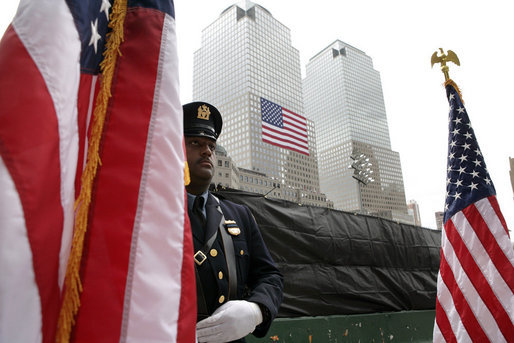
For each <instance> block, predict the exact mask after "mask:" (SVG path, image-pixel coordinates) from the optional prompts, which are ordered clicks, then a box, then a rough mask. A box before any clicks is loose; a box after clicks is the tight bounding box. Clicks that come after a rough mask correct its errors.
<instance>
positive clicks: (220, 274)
mask: <svg viewBox="0 0 514 343" xmlns="http://www.w3.org/2000/svg"><path fill="white" fill-rule="evenodd" d="M218 279H220V280H221V279H223V272H219V273H218Z"/></svg>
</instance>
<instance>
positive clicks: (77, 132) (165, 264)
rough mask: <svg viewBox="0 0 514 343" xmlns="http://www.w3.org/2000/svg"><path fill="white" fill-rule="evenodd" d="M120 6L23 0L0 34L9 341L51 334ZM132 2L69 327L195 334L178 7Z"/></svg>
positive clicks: (0, 174)
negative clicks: (113, 19) (103, 64)
mask: <svg viewBox="0 0 514 343" xmlns="http://www.w3.org/2000/svg"><path fill="white" fill-rule="evenodd" d="M116 1H118V0H116ZM125 3H126V2H125ZM112 7H113V3H112V2H110V1H107V0H82V1H64V0H38V1H35V0H21V2H20V5H19V8H18V12H17V14H16V16H15V18H14V19H13V22H12V25H11V26H10V27H9V28H8V29H7V31H6V32H5V34H4V36H3V38H2V40H1V41H0V75H1V77H0V156H1V159H0V189H2V192H1V193H0V275H1V277H0V341H1V342H4V341H5V342H55V338H56V326H57V320H58V316H59V311H60V307H61V297H62V291H63V282H64V281H63V280H64V275H65V272H66V266H67V263H68V254H69V251H70V246H71V244H72V243H71V238H72V235H73V225H74V216H75V213H74V209H73V205H74V201H75V198H76V197H77V195H78V192H79V190H80V188H81V186H82V185H81V183H80V176H81V174H82V170H83V166H84V164H85V156H87V146H88V138H89V136H88V132H89V127H90V122H91V120H92V119H91V118H92V116H93V113H94V108H95V105H96V98H97V95H98V92H99V91H98V88H99V85H100V84H101V80H102V76H99V70H100V68H99V63H100V61H101V60H102V53H103V50H104V44H105V42H106V40H107V38H106V35H105V34H106V33H107V31H108V28H107V23H108V20H109V14H110V12H111V11H112ZM125 13H126V15H125V18H124V25H123V39H124V40H123V42H122V43H121V45H120V53H121V55H120V56H119V57H118V59H117V62H116V64H115V66H114V68H115V70H114V75H115V77H114V79H113V83H112V86H111V88H110V91H111V93H112V97H111V98H110V99H109V103H108V109H107V113H106V120H105V124H104V126H103V132H102V140H101V146H100V151H99V155H100V158H101V162H102V164H101V166H100V167H99V169H98V171H97V173H96V178H95V182H94V187H93V190H92V191H93V192H92V202H91V207H90V210H89V224H88V227H87V234H86V237H85V244H84V254H83V255H82V261H81V269H80V278H81V281H82V285H83V292H82V294H81V296H80V308H79V311H78V315H77V317H76V318H75V319H76V324H75V326H74V328H73V333H72V339H73V341H75V342H113V341H120V342H125V341H166V342H192V341H194V337H195V321H196V300H195V289H194V270H193V264H192V242H191V236H190V227H189V221H188V219H187V215H186V212H185V210H184V209H185V193H184V161H185V157H184V151H183V139H182V137H183V133H182V107H181V104H180V102H179V98H178V96H179V90H178V65H177V51H176V49H177V47H176V36H175V19H174V6H173V2H172V0H168V1H157V0H154V1H145V0H142V1H137V2H129V4H128V8H127V9H126V12H125ZM91 125H92V124H91ZM183 285H185V286H184V287H183Z"/></svg>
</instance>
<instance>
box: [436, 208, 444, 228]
mask: <svg viewBox="0 0 514 343" xmlns="http://www.w3.org/2000/svg"><path fill="white" fill-rule="evenodd" d="M434 216H435V226H436V228H437V230H442V229H443V220H444V212H443V211H438V212H435V213H434Z"/></svg>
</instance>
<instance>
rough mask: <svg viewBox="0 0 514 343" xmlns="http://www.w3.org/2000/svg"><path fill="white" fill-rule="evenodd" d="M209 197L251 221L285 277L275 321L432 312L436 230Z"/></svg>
mask: <svg viewBox="0 0 514 343" xmlns="http://www.w3.org/2000/svg"><path fill="white" fill-rule="evenodd" d="M215 194H217V195H218V196H220V197H222V198H225V199H227V200H231V201H233V202H235V203H240V204H244V205H246V206H248V207H249V208H250V210H251V211H252V213H253V215H254V216H255V219H256V221H257V223H258V224H259V227H260V229H261V232H262V235H263V237H264V240H265V241H266V244H267V245H268V248H269V250H270V251H271V255H272V256H273V259H274V260H275V262H276V263H277V264H278V267H279V269H280V271H281V272H282V274H283V275H284V301H283V303H282V306H281V308H280V311H279V317H298V316H327V315H336V314H359V313H372V312H383V311H403V310H423V309H434V308H435V297H436V281H437V272H438V269H439V261H440V246H441V232H440V231H435V230H430V229H425V228H420V227H417V226H413V225H406V224H399V223H396V222H393V221H390V220H387V219H382V218H377V217H371V216H365V215H356V214H352V213H348V212H342V211H337V210H331V209H328V208H320V207H313V206H300V205H298V204H295V203H292V202H288V201H283V200H276V199H266V198H264V197H263V196H262V195H258V194H254V193H246V192H242V191H235V190H221V191H218V192H215Z"/></svg>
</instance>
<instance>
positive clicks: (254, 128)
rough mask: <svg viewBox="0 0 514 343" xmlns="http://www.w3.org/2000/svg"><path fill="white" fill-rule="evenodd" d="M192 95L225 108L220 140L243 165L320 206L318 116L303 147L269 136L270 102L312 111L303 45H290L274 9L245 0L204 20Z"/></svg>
mask: <svg viewBox="0 0 514 343" xmlns="http://www.w3.org/2000/svg"><path fill="white" fill-rule="evenodd" d="M193 98H194V100H201V101H206V102H209V103H211V104H212V105H214V106H216V107H217V108H218V109H219V110H220V112H221V113H222V116H223V131H222V134H221V136H220V139H219V143H220V144H221V145H223V147H224V148H225V149H226V151H227V152H228V154H229V155H230V157H231V158H232V160H234V162H235V163H236V164H237V166H238V167H239V168H243V169H246V170H250V171H255V172H259V173H263V174H265V175H267V176H268V177H271V178H272V179H273V180H275V181H276V183H277V185H278V187H277V194H279V196H278V197H279V198H282V199H286V200H291V201H294V202H299V203H305V202H304V201H302V198H304V199H309V202H311V201H314V200H315V201H317V202H318V203H319V205H320V206H321V205H322V203H323V202H324V201H323V200H324V199H325V200H326V197H325V196H324V195H323V194H321V193H320V190H319V175H318V165H317V160H316V155H317V152H316V141H315V135H314V126H313V123H312V121H310V120H305V119H304V123H303V125H304V129H303V130H304V131H305V136H306V137H305V139H304V141H305V142H308V143H306V144H307V145H308V150H307V151H303V153H302V152H297V151H294V150H291V149H292V148H293V149H294V148H295V147H292V148H291V147H290V146H287V144H283V146H284V147H279V146H277V145H274V144H270V143H268V141H269V140H267V141H266V142H265V141H264V140H263V135H262V133H263V125H265V124H263V121H262V108H264V106H266V108H268V109H270V110H271V111H272V112H273V111H274V110H275V109H279V111H280V109H281V108H284V109H287V110H289V111H290V112H292V113H294V114H296V115H298V117H299V118H301V117H303V118H305V115H304V109H303V99H302V79H301V67H300V56H299V52H298V50H297V49H295V48H294V47H293V46H292V45H291V33H290V30H289V29H288V28H287V27H286V26H284V25H283V24H281V23H280V22H279V21H278V20H276V19H275V18H274V17H273V16H272V15H271V13H270V12H269V11H268V10H266V9H265V8H263V7H261V6H259V5H257V4H255V3H253V2H250V1H242V2H240V3H238V4H235V5H232V6H230V7H228V8H227V9H225V10H224V11H223V12H222V13H221V15H220V16H219V18H218V19H216V20H215V21H214V22H213V23H211V24H210V25H208V26H206V27H205V29H204V30H203V31H202V41H201V47H200V49H198V50H197V51H196V52H195V54H194V70H193ZM263 101H267V102H266V103H265V105H263ZM279 106H281V107H279ZM268 114H269V113H268ZM283 125H284V128H283V129H285V128H286V127H285V125H286V121H285V117H284V122H283ZM285 135H287V133H286V134H285ZM275 144H276V143H275ZM296 190H300V192H297V191H296ZM298 197H300V199H298Z"/></svg>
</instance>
